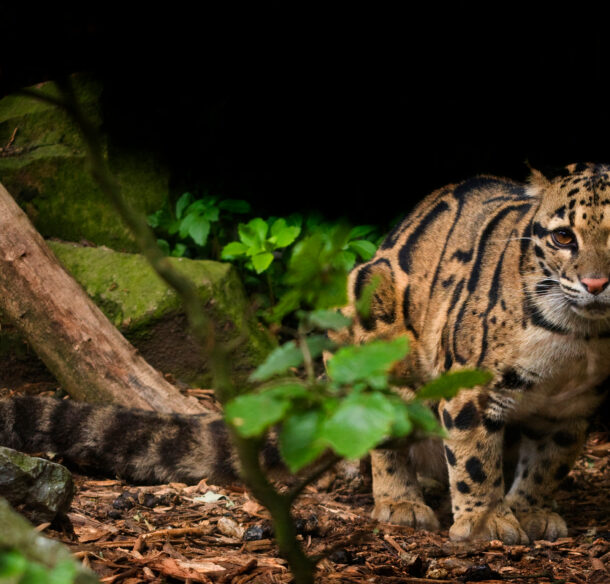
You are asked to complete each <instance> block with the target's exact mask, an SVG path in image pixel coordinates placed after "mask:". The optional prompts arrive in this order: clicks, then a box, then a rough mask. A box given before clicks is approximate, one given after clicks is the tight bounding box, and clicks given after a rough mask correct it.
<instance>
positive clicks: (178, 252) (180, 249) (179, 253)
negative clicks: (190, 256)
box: [170, 243, 188, 258]
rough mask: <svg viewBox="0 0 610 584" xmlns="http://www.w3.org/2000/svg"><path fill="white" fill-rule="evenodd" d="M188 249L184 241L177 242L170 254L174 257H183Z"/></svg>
mask: <svg viewBox="0 0 610 584" xmlns="http://www.w3.org/2000/svg"><path fill="white" fill-rule="evenodd" d="M187 250H188V247H186V245H184V243H177V244H176V247H174V249H173V250H172V253H171V254H170V255H171V256H172V257H174V258H181V257H184V254H185V253H186V252H187Z"/></svg>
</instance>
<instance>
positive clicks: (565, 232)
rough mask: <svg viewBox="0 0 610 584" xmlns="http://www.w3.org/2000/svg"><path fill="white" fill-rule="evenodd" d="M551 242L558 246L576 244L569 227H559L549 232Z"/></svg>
mask: <svg viewBox="0 0 610 584" xmlns="http://www.w3.org/2000/svg"><path fill="white" fill-rule="evenodd" d="M551 238H552V239H553V242H554V243H556V244H557V245H558V246H559V247H573V246H575V245H576V236H575V235H574V233H572V232H571V231H570V230H569V229H566V228H560V229H555V231H552V232H551Z"/></svg>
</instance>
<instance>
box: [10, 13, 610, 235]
mask: <svg viewBox="0 0 610 584" xmlns="http://www.w3.org/2000/svg"><path fill="white" fill-rule="evenodd" d="M168 10H169V9H168ZM435 11H438V12H439V14H434V12H435ZM441 11H442V8H441V7H440V6H438V7H433V8H432V9H431V11H430V12H431V13H430V15H429V16H428V17H424V16H421V15H419V16H417V17H416V16H414V15H412V14H411V15H409V14H399V13H390V12H383V11H382V10H379V11H376V12H375V13H368V12H361V13H358V14H354V12H353V11H346V12H340V11H339V10H337V11H336V12H335V13H333V14H330V13H328V11H324V10H319V11H315V10H314V9H311V8H309V9H308V11H307V10H306V9H305V8H302V9H298V8H293V9H292V10H291V12H286V9H285V8H281V7H279V6H278V7H277V9H270V10H269V11H268V13H265V14H262V13H260V12H252V13H250V14H244V13H243V12H241V11H240V10H239V9H237V8H235V10H234V13H227V14H222V15H221V14H217V13H215V14H212V13H211V12H206V13H195V12H193V13H184V12H180V11H179V10H178V9H175V10H174V11H172V10H169V11H168V12H166V13H161V12H159V13H157V14H154V15H151V14H150V13H146V14H142V15H137V16H132V15H130V16H129V17H128V16H126V15H125V14H123V13H121V12H112V13H109V12H106V13H103V14H93V15H92V14H86V15H85V14H81V13H78V12H73V13H69V12H61V13H58V12H57V11H55V12H49V13H48V14H46V15H41V14H40V13H37V14H36V15H35V16H34V15H27V14H24V12H25V11H24V10H23V9H22V10H20V11H19V12H17V11H16V9H14V8H13V9H7V10H6V11H5V13H4V15H3V18H2V19H1V21H0V27H2V45H3V47H4V48H3V50H2V52H1V55H0V93H2V94H6V93H8V92H10V91H12V90H15V89H17V88H19V87H21V86H24V85H27V84H31V83H35V82H38V81H42V80H45V79H50V78H53V77H55V76H57V75H59V74H62V73H68V72H74V71H91V72H93V73H95V74H96V75H97V76H99V77H100V78H101V79H102V80H103V82H104V87H105V90H104V108H105V120H106V125H107V127H106V129H107V130H108V132H109V133H110V135H111V136H112V139H113V140H115V141H117V142H120V143H121V144H123V145H126V146H130V147H133V148H139V149H146V150H149V151H150V152H151V153H154V154H155V155H156V156H159V157H161V159H163V160H164V161H165V162H166V163H168V164H170V165H171V168H172V176H173V185H172V189H173V191H174V192H173V194H174V195H175V194H179V193H180V192H181V190H183V189H186V188H193V187H199V188H208V189H209V190H211V191H212V192H219V193H222V194H224V195H225V196H230V197H239V198H247V199H250V200H251V201H252V202H254V203H255V205H256V208H258V209H260V212H261V214H263V215H264V214H265V213H269V214H283V213H289V212H292V211H304V210H307V209H317V210H320V211H323V212H324V213H325V214H326V215H328V216H329V217H337V216H339V215H345V216H347V217H349V218H350V219H352V220H353V221H358V222H371V221H376V222H381V223H382V224H383V223H384V222H387V221H389V220H391V219H392V218H394V217H396V216H397V215H398V214H401V213H403V212H406V211H408V210H409V208H410V207H412V205H413V204H414V203H415V202H416V201H417V200H419V199H421V198H422V197H423V196H424V195H425V194H427V193H428V192H429V191H430V190H432V189H434V188H437V187H440V186H442V185H444V184H446V183H447V182H453V181H457V180H460V179H463V178H467V177H469V176H472V175H474V174H482V173H490V174H498V175H503V176H509V177H511V178H514V179H517V180H524V179H525V178H526V177H527V174H528V169H527V166H526V163H527V162H529V163H530V164H532V165H533V166H535V167H541V166H555V165H561V164H566V163H569V162H574V161H583V160H592V161H610V152H608V130H609V125H610V117H609V116H610V110H609V105H608V104H609V100H608V92H607V82H606V78H607V77H608V75H609V73H608V64H609V62H610V59H609V58H608V57H609V52H608V48H609V43H608V41H606V36H607V35H606V34H605V32H604V30H603V28H602V25H601V24H599V25H598V24H597V22H598V21H599V22H601V17H599V18H597V19H596V18H595V17H594V16H592V15H588V17H587V18H588V20H586V22H584V23H581V22H580V21H578V20H577V19H576V18H575V16H574V15H568V19H567V21H566V22H564V23H563V24H562V26H557V25H556V24H551V23H549V22H542V23H531V22H530V20H529V15H523V16H522V17H520V18H517V19H516V22H517V23H516V24H514V25H505V26H499V24H498V22H499V19H500V17H499V16H494V17H487V18H486V17H485V15H478V16H479V17H480V18H482V19H483V20H477V21H470V22H471V24H469V25H466V24H464V22H469V19H468V18H467V17H466V16H465V15H464V14H461V13H459V11H458V12H456V14H454V15H447V14H443V16H444V18H443V21H442V24H441V23H439V16H440V13H441Z"/></svg>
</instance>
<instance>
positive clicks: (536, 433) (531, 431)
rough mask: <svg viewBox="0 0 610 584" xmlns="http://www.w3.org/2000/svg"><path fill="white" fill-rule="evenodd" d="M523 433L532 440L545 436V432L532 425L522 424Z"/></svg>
mask: <svg viewBox="0 0 610 584" xmlns="http://www.w3.org/2000/svg"><path fill="white" fill-rule="evenodd" d="M521 433H522V434H523V435H524V436H525V437H526V438H529V439H530V440H536V441H537V440H540V439H541V438H543V437H544V432H542V431H540V430H538V429H537V428H532V427H531V426H522V427H521Z"/></svg>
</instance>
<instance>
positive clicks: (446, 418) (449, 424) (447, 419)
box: [443, 409, 453, 430]
mask: <svg viewBox="0 0 610 584" xmlns="http://www.w3.org/2000/svg"><path fill="white" fill-rule="evenodd" d="M443 424H444V425H445V428H446V429H447V430H451V428H453V418H452V417H451V414H450V413H449V412H448V411H447V410H446V409H445V410H443Z"/></svg>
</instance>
